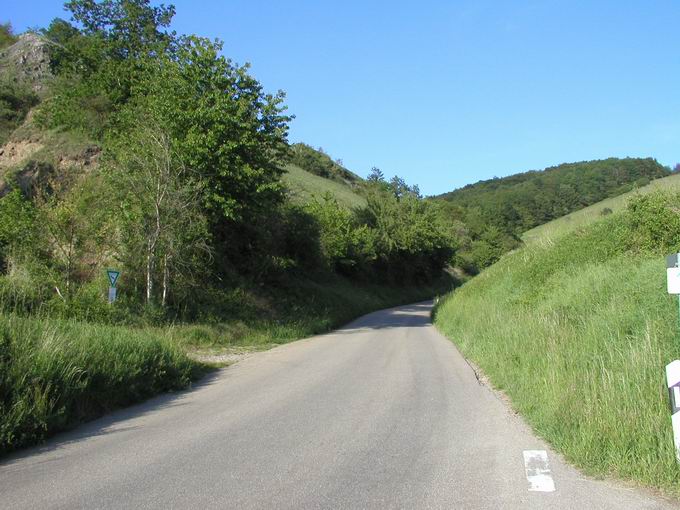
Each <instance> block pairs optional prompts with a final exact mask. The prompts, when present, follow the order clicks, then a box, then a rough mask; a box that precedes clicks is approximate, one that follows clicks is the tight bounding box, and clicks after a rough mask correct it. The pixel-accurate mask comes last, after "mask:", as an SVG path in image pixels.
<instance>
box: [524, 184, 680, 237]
mask: <svg viewBox="0 0 680 510" xmlns="http://www.w3.org/2000/svg"><path fill="white" fill-rule="evenodd" d="M659 189H680V174H678V175H671V176H668V177H663V178H661V179H656V180H654V181H652V182H651V183H649V184H648V185H647V186H645V187H643V188H640V189H638V190H635V191H630V192H628V193H624V194H623V195H619V196H618V197H613V198H608V199H607V200H603V201H602V202H598V203H597V204H593V205H591V206H589V207H585V208H583V209H581V210H579V211H575V212H573V213H571V214H567V215H566V216H562V217H561V218H558V219H556V220H553V221H551V222H549V223H546V224H544V225H540V226H538V227H536V228H533V229H531V230H528V231H527V232H525V233H524V234H523V235H522V240H523V241H524V242H525V243H527V244H530V243H534V242H545V241H548V240H550V239H553V238H555V237H558V236H560V235H563V234H566V233H568V232H571V231H573V230H575V229H577V228H579V227H583V226H585V225H588V224H590V223H592V222H594V221H597V220H598V219H599V218H601V216H602V214H601V213H602V210H603V209H605V208H609V209H611V210H612V211H613V212H617V211H620V210H622V209H623V208H624V207H625V206H626V203H627V201H628V199H629V198H630V197H631V196H633V195H635V194H637V193H650V192H652V191H656V190H659Z"/></svg>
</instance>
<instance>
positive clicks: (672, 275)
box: [666, 253, 680, 294]
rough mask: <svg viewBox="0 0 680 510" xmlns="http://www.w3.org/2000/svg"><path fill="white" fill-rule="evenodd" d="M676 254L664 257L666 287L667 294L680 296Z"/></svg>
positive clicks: (679, 273)
mask: <svg viewBox="0 0 680 510" xmlns="http://www.w3.org/2000/svg"><path fill="white" fill-rule="evenodd" d="M678 255H679V254H678V253H673V254H671V255H668V256H667V257H666V286H667V289H668V293H669V294H680V267H678Z"/></svg>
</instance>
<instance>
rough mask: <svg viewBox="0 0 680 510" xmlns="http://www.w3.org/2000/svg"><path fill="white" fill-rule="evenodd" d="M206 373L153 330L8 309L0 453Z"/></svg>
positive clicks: (3, 323) (3, 329) (1, 346)
mask: <svg viewBox="0 0 680 510" xmlns="http://www.w3.org/2000/svg"><path fill="white" fill-rule="evenodd" d="M205 371H206V367H205V366H203V365H201V364H199V363H196V362H194V361H191V360H190V359H189V358H188V357H187V356H186V355H185V353H184V352H183V350H182V349H180V348H179V346H178V345H177V344H176V343H175V342H173V341H172V340H171V339H169V338H167V337H165V336H164V335H160V334H154V333H152V332H150V331H139V330H134V329H130V328H122V327H114V326H103V325H94V324H86V323H78V322H66V321H57V320H49V319H43V320H39V319H29V318H20V317H17V316H15V315H0V383H1V384H0V452H7V451H10V450H13V449H15V448H19V447H22V446H28V445H31V444H35V443H37V442H40V441H42V440H43V439H45V438H46V437H48V436H49V435H52V434H54V433H55V432H58V431H60V430H65V429H68V428H70V427H72V426H74V425H75V424H77V423H80V422H82V421H86V420H89V419H92V418H95V417H97V416H100V415H101V414H103V413H106V412H108V411H111V410H113V409H116V408H119V407H123V406H126V405H130V404H132V403H135V402H139V401H141V400H143V399H146V398H148V397H151V396H153V395H155V394H157V393H160V392H164V391H171V390H176V389H180V388H184V387H186V386H187V385H188V384H189V383H190V382H191V381H192V380H195V379H196V378H198V377H200V376H201V375H203V374H204V373H205Z"/></svg>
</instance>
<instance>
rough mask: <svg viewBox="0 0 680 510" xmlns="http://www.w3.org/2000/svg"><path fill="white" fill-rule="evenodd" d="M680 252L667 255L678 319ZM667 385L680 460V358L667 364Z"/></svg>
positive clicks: (670, 286)
mask: <svg viewBox="0 0 680 510" xmlns="http://www.w3.org/2000/svg"><path fill="white" fill-rule="evenodd" d="M679 261H680V253H673V254H671V255H668V256H667V257H666V287H667V290H668V293H669V294H676V295H677V296H678V319H679V320H680V267H678V262H679ZM679 324H680V322H679ZM666 385H667V386H668V399H669V401H670V405H671V424H672V426H673V444H674V445H675V458H676V459H677V460H678V462H680V360H677V359H676V360H675V361H673V362H671V363H669V364H668V365H666Z"/></svg>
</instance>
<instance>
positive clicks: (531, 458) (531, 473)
mask: <svg viewBox="0 0 680 510" xmlns="http://www.w3.org/2000/svg"><path fill="white" fill-rule="evenodd" d="M523 454H524V471H525V473H526V475H527V481H528V482H529V492H554V491H555V482H554V481H553V478H552V475H551V474H550V466H549V465H548V452H546V451H545V450H524V452H523Z"/></svg>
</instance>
